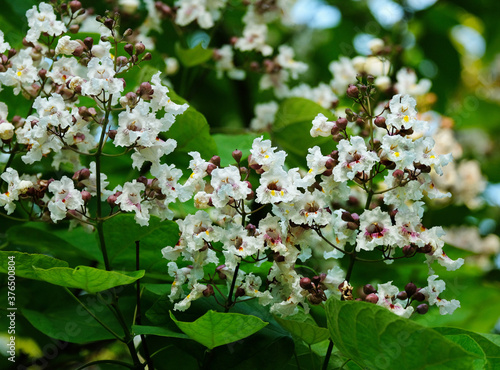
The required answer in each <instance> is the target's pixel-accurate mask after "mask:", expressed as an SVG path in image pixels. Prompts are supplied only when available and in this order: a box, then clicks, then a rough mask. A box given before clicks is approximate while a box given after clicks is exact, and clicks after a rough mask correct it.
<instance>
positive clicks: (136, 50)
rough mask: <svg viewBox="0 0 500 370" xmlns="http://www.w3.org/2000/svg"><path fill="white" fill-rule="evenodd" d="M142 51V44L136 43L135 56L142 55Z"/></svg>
mask: <svg viewBox="0 0 500 370" xmlns="http://www.w3.org/2000/svg"><path fill="white" fill-rule="evenodd" d="M144 51H146V47H145V46H144V44H143V43H142V42H138V43H136V44H135V54H136V55H141V54H142V53H144Z"/></svg>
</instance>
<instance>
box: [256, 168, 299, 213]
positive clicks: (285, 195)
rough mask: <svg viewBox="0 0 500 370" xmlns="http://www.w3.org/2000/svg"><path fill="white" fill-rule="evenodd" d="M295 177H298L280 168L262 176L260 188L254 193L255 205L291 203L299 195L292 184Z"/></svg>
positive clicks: (292, 172) (291, 171)
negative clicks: (255, 197) (255, 196)
mask: <svg viewBox="0 0 500 370" xmlns="http://www.w3.org/2000/svg"><path fill="white" fill-rule="evenodd" d="M295 170H297V169H295ZM295 174H297V175H295ZM296 176H299V177H300V175H298V173H296V172H294V171H293V170H290V171H289V172H286V171H285V170H283V169H282V168H280V167H273V168H272V169H271V170H270V171H267V172H265V173H264V174H262V176H261V177H260V186H259V187H258V188H257V190H256V191H255V194H256V195H257V199H256V201H257V203H260V204H266V203H279V202H286V203H289V202H292V201H293V200H294V199H295V198H296V197H297V196H299V195H300V192H299V191H298V190H297V186H296V185H295V184H294V182H295V181H294V180H295V179H296V178H297V177H296Z"/></svg>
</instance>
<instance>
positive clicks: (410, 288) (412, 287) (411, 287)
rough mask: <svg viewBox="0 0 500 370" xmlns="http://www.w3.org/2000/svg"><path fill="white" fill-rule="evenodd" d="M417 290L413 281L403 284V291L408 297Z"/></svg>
mask: <svg viewBox="0 0 500 370" xmlns="http://www.w3.org/2000/svg"><path fill="white" fill-rule="evenodd" d="M416 291H417V286H416V285H415V284H413V283H408V284H406V286H405V292H406V294H408V297H411V296H413V295H414V294H415V293H416Z"/></svg>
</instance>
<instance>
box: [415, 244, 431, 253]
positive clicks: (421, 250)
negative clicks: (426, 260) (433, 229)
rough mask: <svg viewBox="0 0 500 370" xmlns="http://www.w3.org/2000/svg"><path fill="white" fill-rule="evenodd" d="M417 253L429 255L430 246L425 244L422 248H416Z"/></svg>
mask: <svg viewBox="0 0 500 370" xmlns="http://www.w3.org/2000/svg"><path fill="white" fill-rule="evenodd" d="M418 252H419V253H430V252H432V245H430V244H426V245H424V246H423V247H420V248H418Z"/></svg>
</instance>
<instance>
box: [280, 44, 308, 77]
mask: <svg viewBox="0 0 500 370" xmlns="http://www.w3.org/2000/svg"><path fill="white" fill-rule="evenodd" d="M294 56H295V52H294V50H293V49H292V48H291V47H290V46H287V45H281V46H280V47H279V48H278V55H277V56H276V58H275V62H276V63H277V64H279V65H280V66H281V68H283V69H286V70H287V71H289V72H290V75H291V77H292V78H293V79H294V80H296V79H297V78H298V77H299V74H302V73H304V72H305V71H307V68H308V66H307V64H305V63H303V62H297V61H296V60H294V59H293V58H294Z"/></svg>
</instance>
